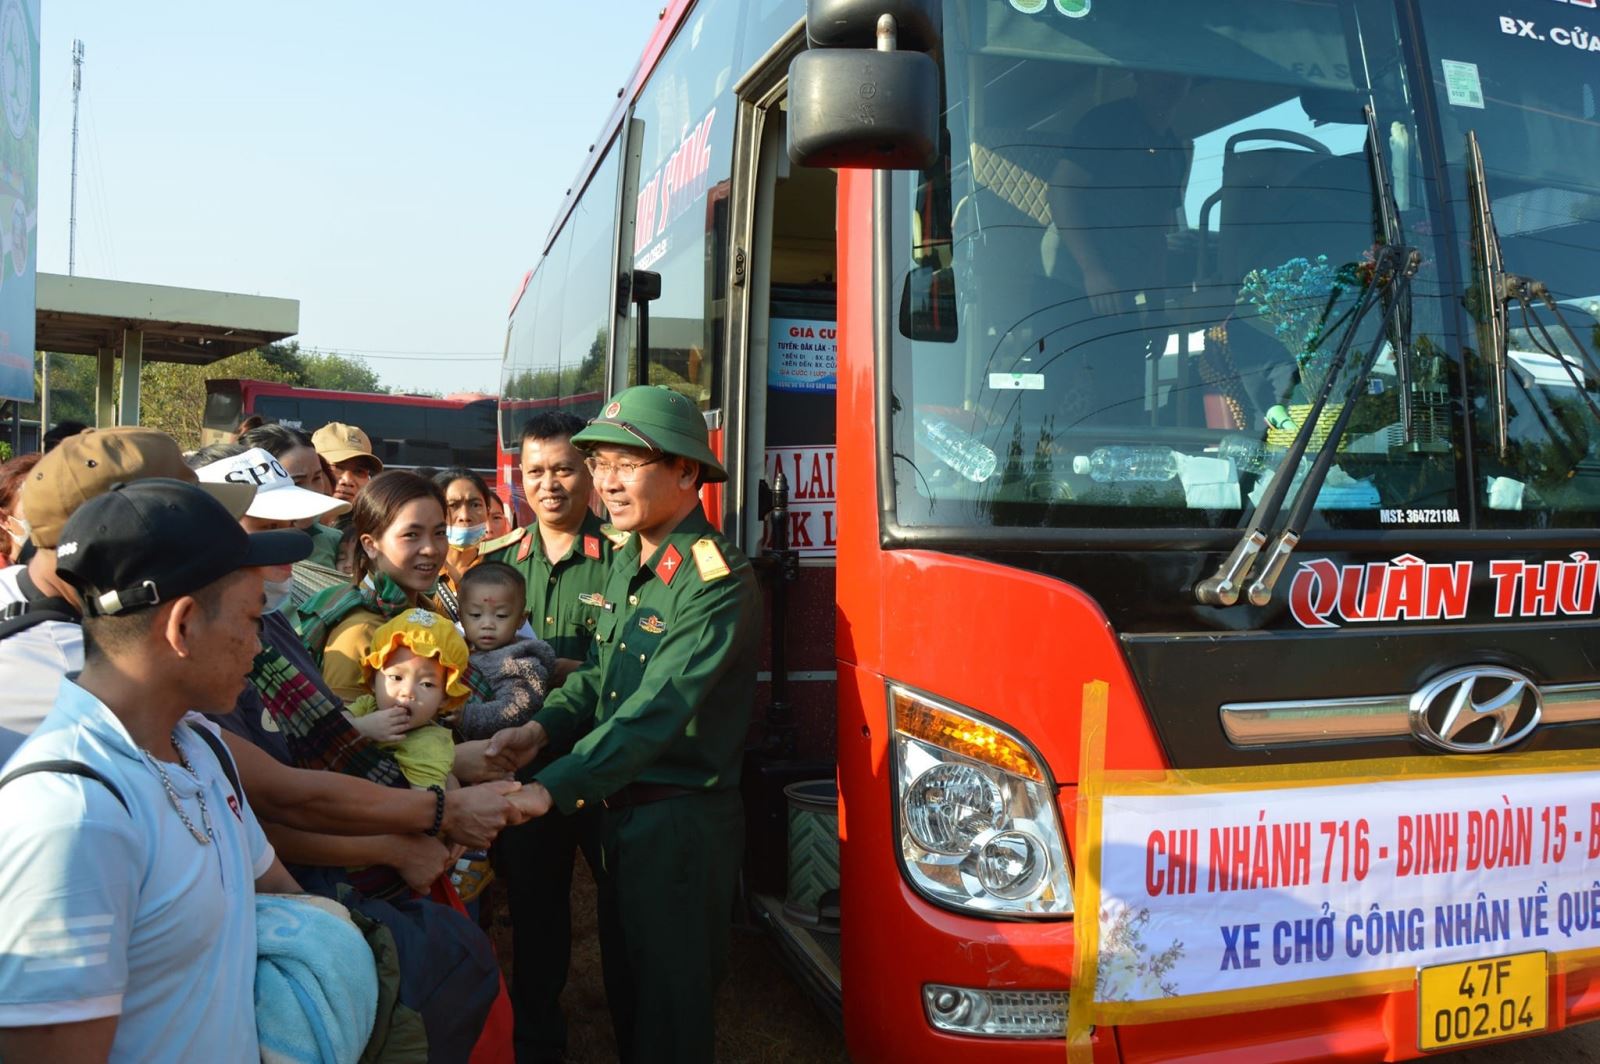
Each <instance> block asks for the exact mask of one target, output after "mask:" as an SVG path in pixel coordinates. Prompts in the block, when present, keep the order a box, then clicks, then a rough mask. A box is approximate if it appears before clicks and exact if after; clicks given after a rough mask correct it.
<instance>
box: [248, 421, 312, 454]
mask: <svg viewBox="0 0 1600 1064" xmlns="http://www.w3.org/2000/svg"><path fill="white" fill-rule="evenodd" d="M239 442H240V443H242V444H244V445H245V446H246V447H259V448H261V449H262V450H263V451H266V452H267V453H268V454H270V455H272V457H274V458H282V457H283V456H284V455H286V454H288V453H289V452H290V451H292V450H294V449H295V448H296V447H311V446H312V445H311V437H310V436H307V435H306V434H305V433H303V432H301V431H300V430H299V429H294V428H290V427H289V426H288V425H280V424H277V423H271V424H266V425H257V426H256V427H255V428H253V429H251V430H250V431H248V432H241V433H240V434H239ZM312 449H313V450H315V449H316V448H314V447H313V448H312Z"/></svg>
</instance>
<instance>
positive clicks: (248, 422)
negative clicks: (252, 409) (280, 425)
mask: <svg viewBox="0 0 1600 1064" xmlns="http://www.w3.org/2000/svg"><path fill="white" fill-rule="evenodd" d="M267 423H268V421H267V418H265V417H263V416H262V415H260V414H251V415H250V416H249V417H247V418H245V419H244V420H243V421H241V422H239V427H238V428H237V429H235V430H234V431H233V438H234V439H236V440H237V439H239V438H240V437H241V436H243V435H244V434H245V433H247V432H249V431H251V430H252V429H258V428H260V427H261V426H262V425H265V424H267Z"/></svg>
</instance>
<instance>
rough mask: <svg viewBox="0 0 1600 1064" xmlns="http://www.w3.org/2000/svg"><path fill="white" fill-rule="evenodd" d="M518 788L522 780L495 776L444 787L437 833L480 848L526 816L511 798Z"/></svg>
mask: <svg viewBox="0 0 1600 1064" xmlns="http://www.w3.org/2000/svg"><path fill="white" fill-rule="evenodd" d="M521 789H522V784H520V783H518V782H516V781H515V780H497V781H495V782H492V783H480V784H478V785H477V786H475V787H457V788H456V789H455V790H453V791H447V792H446V793H445V796H444V824H443V826H442V827H441V829H440V832H439V833H440V834H441V835H443V836H444V837H445V838H447V839H449V840H450V841H451V842H454V843H459V844H461V845H464V846H467V847H468V848H470V849H474V850H481V849H483V848H484V847H486V846H488V845H489V844H490V843H491V842H493V841H494V837H495V836H496V835H498V834H500V829H501V828H503V827H506V826H507V825H508V824H520V823H522V822H523V821H524V820H527V819H528V816H529V815H530V814H527V813H524V812H523V811H522V808H521V807H520V806H518V805H515V804H513V803H512V801H511V796H512V795H515V794H516V793H517V791H519V790H521ZM541 789H543V788H541Z"/></svg>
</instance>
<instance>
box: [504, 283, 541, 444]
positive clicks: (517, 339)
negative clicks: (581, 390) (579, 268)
mask: <svg viewBox="0 0 1600 1064" xmlns="http://www.w3.org/2000/svg"><path fill="white" fill-rule="evenodd" d="M546 272H547V271H546V270H545V268H544V266H543V264H541V265H540V266H539V267H538V268H537V269H535V270H534V272H533V276H532V277H531V278H530V279H529V280H528V286H527V288H525V289H524V290H523V293H522V298H521V299H520V300H518V301H517V306H516V309H515V310H514V311H513V312H512V315H511V324H510V326H509V327H508V328H507V330H506V357H505V368H504V369H503V370H502V371H501V375H500V394H501V395H502V396H504V397H505V399H506V403H505V404H504V405H503V406H502V407H501V410H500V444H501V446H502V447H503V448H505V449H506V450H511V451H514V450H516V449H517V441H518V440H519V439H521V437H522V423H523V421H525V420H527V418H528V412H529V411H531V410H532V409H533V408H534V407H535V406H537V405H538V403H539V400H541V399H543V398H545V396H544V394H543V393H541V391H540V389H539V382H538V380H537V376H536V374H535V373H534V366H533V336H534V317H535V312H536V311H537V309H538V306H539V289H540V288H541V287H543V285H544V279H545V274H546ZM552 394H553V393H552Z"/></svg>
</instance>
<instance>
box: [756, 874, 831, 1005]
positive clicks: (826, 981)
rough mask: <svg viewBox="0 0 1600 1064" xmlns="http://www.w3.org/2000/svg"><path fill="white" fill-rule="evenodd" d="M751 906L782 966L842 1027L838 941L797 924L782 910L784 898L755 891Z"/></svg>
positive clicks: (815, 929)
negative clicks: (781, 960) (774, 947)
mask: <svg viewBox="0 0 1600 1064" xmlns="http://www.w3.org/2000/svg"><path fill="white" fill-rule="evenodd" d="M751 906H752V908H754V910H755V916H756V920H757V922H758V923H760V924H761V925H762V926H763V927H765V928H766V929H767V930H768V931H770V932H771V933H772V937H773V939H774V940H775V941H776V942H777V943H778V951H779V954H780V955H781V956H782V958H783V962H784V965H785V966H786V967H787V968H788V969H789V970H790V971H791V973H793V974H794V976H795V977H796V978H797V979H798V980H799V982H800V985H801V986H802V988H804V989H805V991H806V993H808V994H809V995H810V996H811V998H812V1000H814V1001H815V1002H816V1004H817V1007H818V1008H820V1009H821V1010H822V1011H823V1012H824V1013H826V1014H827V1016H828V1018H829V1019H830V1020H832V1021H833V1022H834V1024H835V1025H836V1026H838V1027H839V1028H840V1029H843V1027H844V991H843V985H842V980H841V979H840V974H839V956H840V948H841V947H840V942H839V933H838V932H837V931H833V932H829V931H822V930H818V929H817V928H814V927H807V926H806V925H805V924H802V923H798V922H796V921H795V920H794V919H792V918H791V917H790V916H789V915H788V914H787V913H785V912H784V908H783V899H782V898H775V897H773V896H772V895H770V894H760V893H758V894H754V895H752V896H751Z"/></svg>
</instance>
